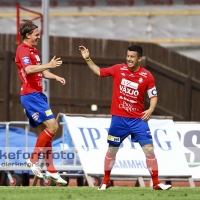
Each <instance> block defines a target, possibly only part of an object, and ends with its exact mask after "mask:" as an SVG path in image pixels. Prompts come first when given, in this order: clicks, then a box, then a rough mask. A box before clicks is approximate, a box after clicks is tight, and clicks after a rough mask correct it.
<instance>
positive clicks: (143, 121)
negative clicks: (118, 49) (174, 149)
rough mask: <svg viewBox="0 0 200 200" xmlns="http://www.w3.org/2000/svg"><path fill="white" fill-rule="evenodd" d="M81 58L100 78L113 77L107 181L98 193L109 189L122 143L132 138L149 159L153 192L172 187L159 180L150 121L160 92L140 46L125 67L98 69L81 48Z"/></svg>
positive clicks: (133, 49)
mask: <svg viewBox="0 0 200 200" xmlns="http://www.w3.org/2000/svg"><path fill="white" fill-rule="evenodd" d="M79 50H80V51H81V54H82V57H83V58H84V59H85V61H86V62H87V65H88V66H89V68H90V69H91V70H92V71H93V72H94V73H95V74H96V75H98V76H101V77H106V76H112V77H113V82H114V84H113V95H112V104H111V115H112V120H111V124H110V128H109V131H108V138H107V142H108V143H109V146H108V151H107V153H106V156H105V161H104V178H103V181H102V183H101V185H100V186H99V190H106V189H107V188H108V187H110V185H111V182H110V174H111V170H112V168H113V166H114V162H115V158H116V154H117V152H118V150H119V146H120V144H121V143H122V142H123V140H124V139H125V138H126V137H128V136H129V135H131V139H132V142H138V143H139V144H140V146H141V147H142V149H143V151H144V153H145V156H146V165H147V167H148V169H149V172H150V175H151V177H152V181H153V189H154V190H168V189H170V188H171V187H172V186H171V185H165V184H163V183H161V182H160V181H159V179H158V164H157V159H156V156H155V154H154V147H153V141H152V136H151V132H150V129H149V126H148V122H147V121H148V120H149V119H150V117H151V114H152V113H153V111H154V109H155V107H156V104H157V91H156V87H155V81H154V77H153V75H152V74H151V73H150V72H149V71H148V70H146V69H144V68H143V67H142V66H140V61H141V60H142V53H143V50H142V48H141V47H140V46H138V45H132V46H130V47H128V50H127V55H126V62H127V63H126V64H124V63H122V64H116V65H113V66H111V67H108V68H101V69H100V68H99V67H98V66H97V65H96V64H95V63H94V62H93V61H92V59H91V58H90V54H89V50H88V49H87V48H86V47H84V46H79ZM146 92H147V93H148V96H149V98H150V107H149V108H148V109H147V110H145V109H144V99H145V93H146Z"/></svg>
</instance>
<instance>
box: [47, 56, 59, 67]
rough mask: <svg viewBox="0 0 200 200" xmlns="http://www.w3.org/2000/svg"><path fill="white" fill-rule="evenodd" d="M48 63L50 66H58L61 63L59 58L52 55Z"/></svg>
mask: <svg viewBox="0 0 200 200" xmlns="http://www.w3.org/2000/svg"><path fill="white" fill-rule="evenodd" d="M49 65H50V66H51V68H56V67H59V66H60V65H62V60H61V58H56V56H54V57H53V58H52V59H51V61H50V62H49Z"/></svg>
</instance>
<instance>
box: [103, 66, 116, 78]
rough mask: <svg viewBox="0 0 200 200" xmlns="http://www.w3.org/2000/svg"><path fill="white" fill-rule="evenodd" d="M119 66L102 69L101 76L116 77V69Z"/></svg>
mask: <svg viewBox="0 0 200 200" xmlns="http://www.w3.org/2000/svg"><path fill="white" fill-rule="evenodd" d="M116 66H117V65H113V66H111V67H106V68H100V76H101V77H104V76H114V75H115V71H116V70H115V69H116Z"/></svg>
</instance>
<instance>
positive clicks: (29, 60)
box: [15, 43, 42, 95]
mask: <svg viewBox="0 0 200 200" xmlns="http://www.w3.org/2000/svg"><path fill="white" fill-rule="evenodd" d="M15 63H16V64H17V66H18V74H19V77H20V79H21V81H22V86H21V92H20V94H21V95H24V94H30V93H32V92H42V72H38V73H34V74H27V73H26V72H25V70H24V69H25V67H27V66H29V65H40V64H41V61H40V57H39V55H38V50H37V49H36V48H35V47H31V46H28V45H27V44H25V43H22V44H20V45H19V46H18V48H17V51H16V56H15Z"/></svg>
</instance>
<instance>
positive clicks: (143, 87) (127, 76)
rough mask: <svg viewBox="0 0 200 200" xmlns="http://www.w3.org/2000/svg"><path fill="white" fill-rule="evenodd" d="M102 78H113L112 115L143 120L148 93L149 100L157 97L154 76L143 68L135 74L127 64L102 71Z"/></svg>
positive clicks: (102, 69)
mask: <svg viewBox="0 0 200 200" xmlns="http://www.w3.org/2000/svg"><path fill="white" fill-rule="evenodd" d="M100 76H101V77H105V76H112V77H113V94H112V105H111V110H110V113H111V115H116V116H121V117H130V118H141V117H142V116H143V114H142V112H143V111H144V100H145V95H146V92H147V93H148V96H149V98H153V97H157V91H156V87H155V81H154V77H153V75H152V74H151V73H150V72H149V71H148V70H146V69H145V68H143V67H140V68H139V70H138V71H136V72H133V71H131V70H130V69H129V67H128V65H127V64H124V63H122V64H117V65H113V66H111V67H108V68H101V69H100Z"/></svg>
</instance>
